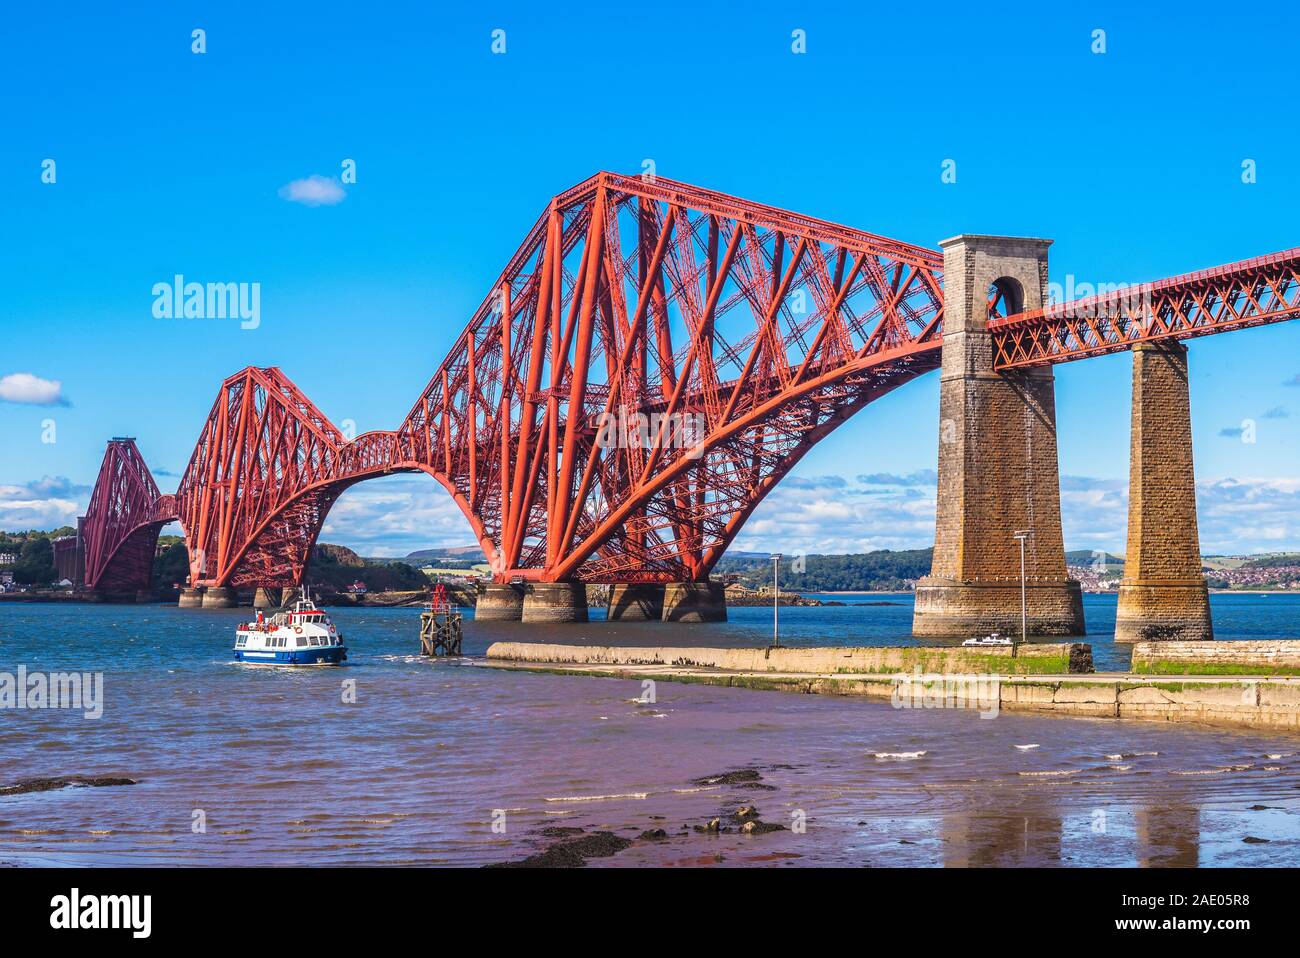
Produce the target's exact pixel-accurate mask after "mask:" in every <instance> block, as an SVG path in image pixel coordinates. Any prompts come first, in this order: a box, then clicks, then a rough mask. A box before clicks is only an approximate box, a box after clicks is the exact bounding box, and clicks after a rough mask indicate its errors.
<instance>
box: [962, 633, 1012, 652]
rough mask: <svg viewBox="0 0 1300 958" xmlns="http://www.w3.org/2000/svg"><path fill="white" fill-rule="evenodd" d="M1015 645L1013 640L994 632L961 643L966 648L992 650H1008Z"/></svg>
mask: <svg viewBox="0 0 1300 958" xmlns="http://www.w3.org/2000/svg"><path fill="white" fill-rule="evenodd" d="M1015 644H1016V643H1015V640H1014V639H1009V638H1007V637H1006V636H1005V635H999V634H998V633H997V632H994V633H993V634H992V635H985V636H981V637H980V638H977V639H967V640H966V641H965V642H963V643H962V645H963V646H965V647H968V648H969V647H975V648H987V647H989V646H992V647H994V648H1009V647H1010V646H1013V645H1015Z"/></svg>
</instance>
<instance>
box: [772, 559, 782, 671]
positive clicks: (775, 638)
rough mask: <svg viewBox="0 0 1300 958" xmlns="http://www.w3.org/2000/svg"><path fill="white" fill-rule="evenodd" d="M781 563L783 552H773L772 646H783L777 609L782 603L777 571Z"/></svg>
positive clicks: (776, 647)
mask: <svg viewBox="0 0 1300 958" xmlns="http://www.w3.org/2000/svg"><path fill="white" fill-rule="evenodd" d="M780 565H781V553H779V552H773V553H772V648H774V649H779V648H780V647H781V632H780V627H779V619H778V616H779V613H778V611H777V609H778V608H779V607H780V604H781V590H780V588H779V587H778V586H777V574H776V571H777V569H778V568H779V567H780Z"/></svg>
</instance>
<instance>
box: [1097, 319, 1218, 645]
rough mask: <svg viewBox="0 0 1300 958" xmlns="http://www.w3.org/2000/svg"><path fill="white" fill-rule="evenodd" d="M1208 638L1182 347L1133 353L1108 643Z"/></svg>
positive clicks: (1143, 347) (1145, 346) (1148, 346)
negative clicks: (1115, 598) (1119, 558)
mask: <svg viewBox="0 0 1300 958" xmlns="http://www.w3.org/2000/svg"><path fill="white" fill-rule="evenodd" d="M1212 638H1214V627H1213V626H1212V624H1211V622H1210V596H1209V592H1208V590H1207V589H1206V586H1205V576H1204V575H1203V574H1202V573H1201V546H1200V538H1199V536H1198V534H1197V528H1196V484H1195V481H1194V479H1193V474H1192V420H1191V402H1190V399H1189V397H1188V390H1187V347H1186V346H1184V345H1182V344H1181V343H1176V342H1171V343H1141V344H1139V345H1137V346H1134V347H1133V433H1132V449H1131V452H1130V454H1129V488H1128V548H1127V550H1126V554H1125V556H1124V580H1123V582H1121V583H1120V587H1119V606H1118V608H1117V609H1116V612H1115V641H1116V642H1152V641H1159V640H1162V639H1185V640H1189V641H1195V640H1198V639H1202V640H1203V639H1212Z"/></svg>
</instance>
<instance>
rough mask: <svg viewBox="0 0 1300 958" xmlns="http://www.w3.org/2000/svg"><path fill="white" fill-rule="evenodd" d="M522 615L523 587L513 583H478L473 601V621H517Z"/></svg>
mask: <svg viewBox="0 0 1300 958" xmlns="http://www.w3.org/2000/svg"><path fill="white" fill-rule="evenodd" d="M523 615H524V587H523V586H522V585H516V584H513V583H499V582H487V583H483V584H480V585H479V587H478V590H477V598H476V600H475V602H474V621H475V622H518V621H519V620H520V619H522V618H523Z"/></svg>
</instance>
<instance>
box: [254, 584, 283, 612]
mask: <svg viewBox="0 0 1300 958" xmlns="http://www.w3.org/2000/svg"><path fill="white" fill-rule="evenodd" d="M279 604H280V590H279V589H277V588H275V587H274V586H270V587H268V586H263V585H259V586H258V587H257V591H256V592H254V593H253V608H254V609H274V608H275V607H276V606H277V605H279Z"/></svg>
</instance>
